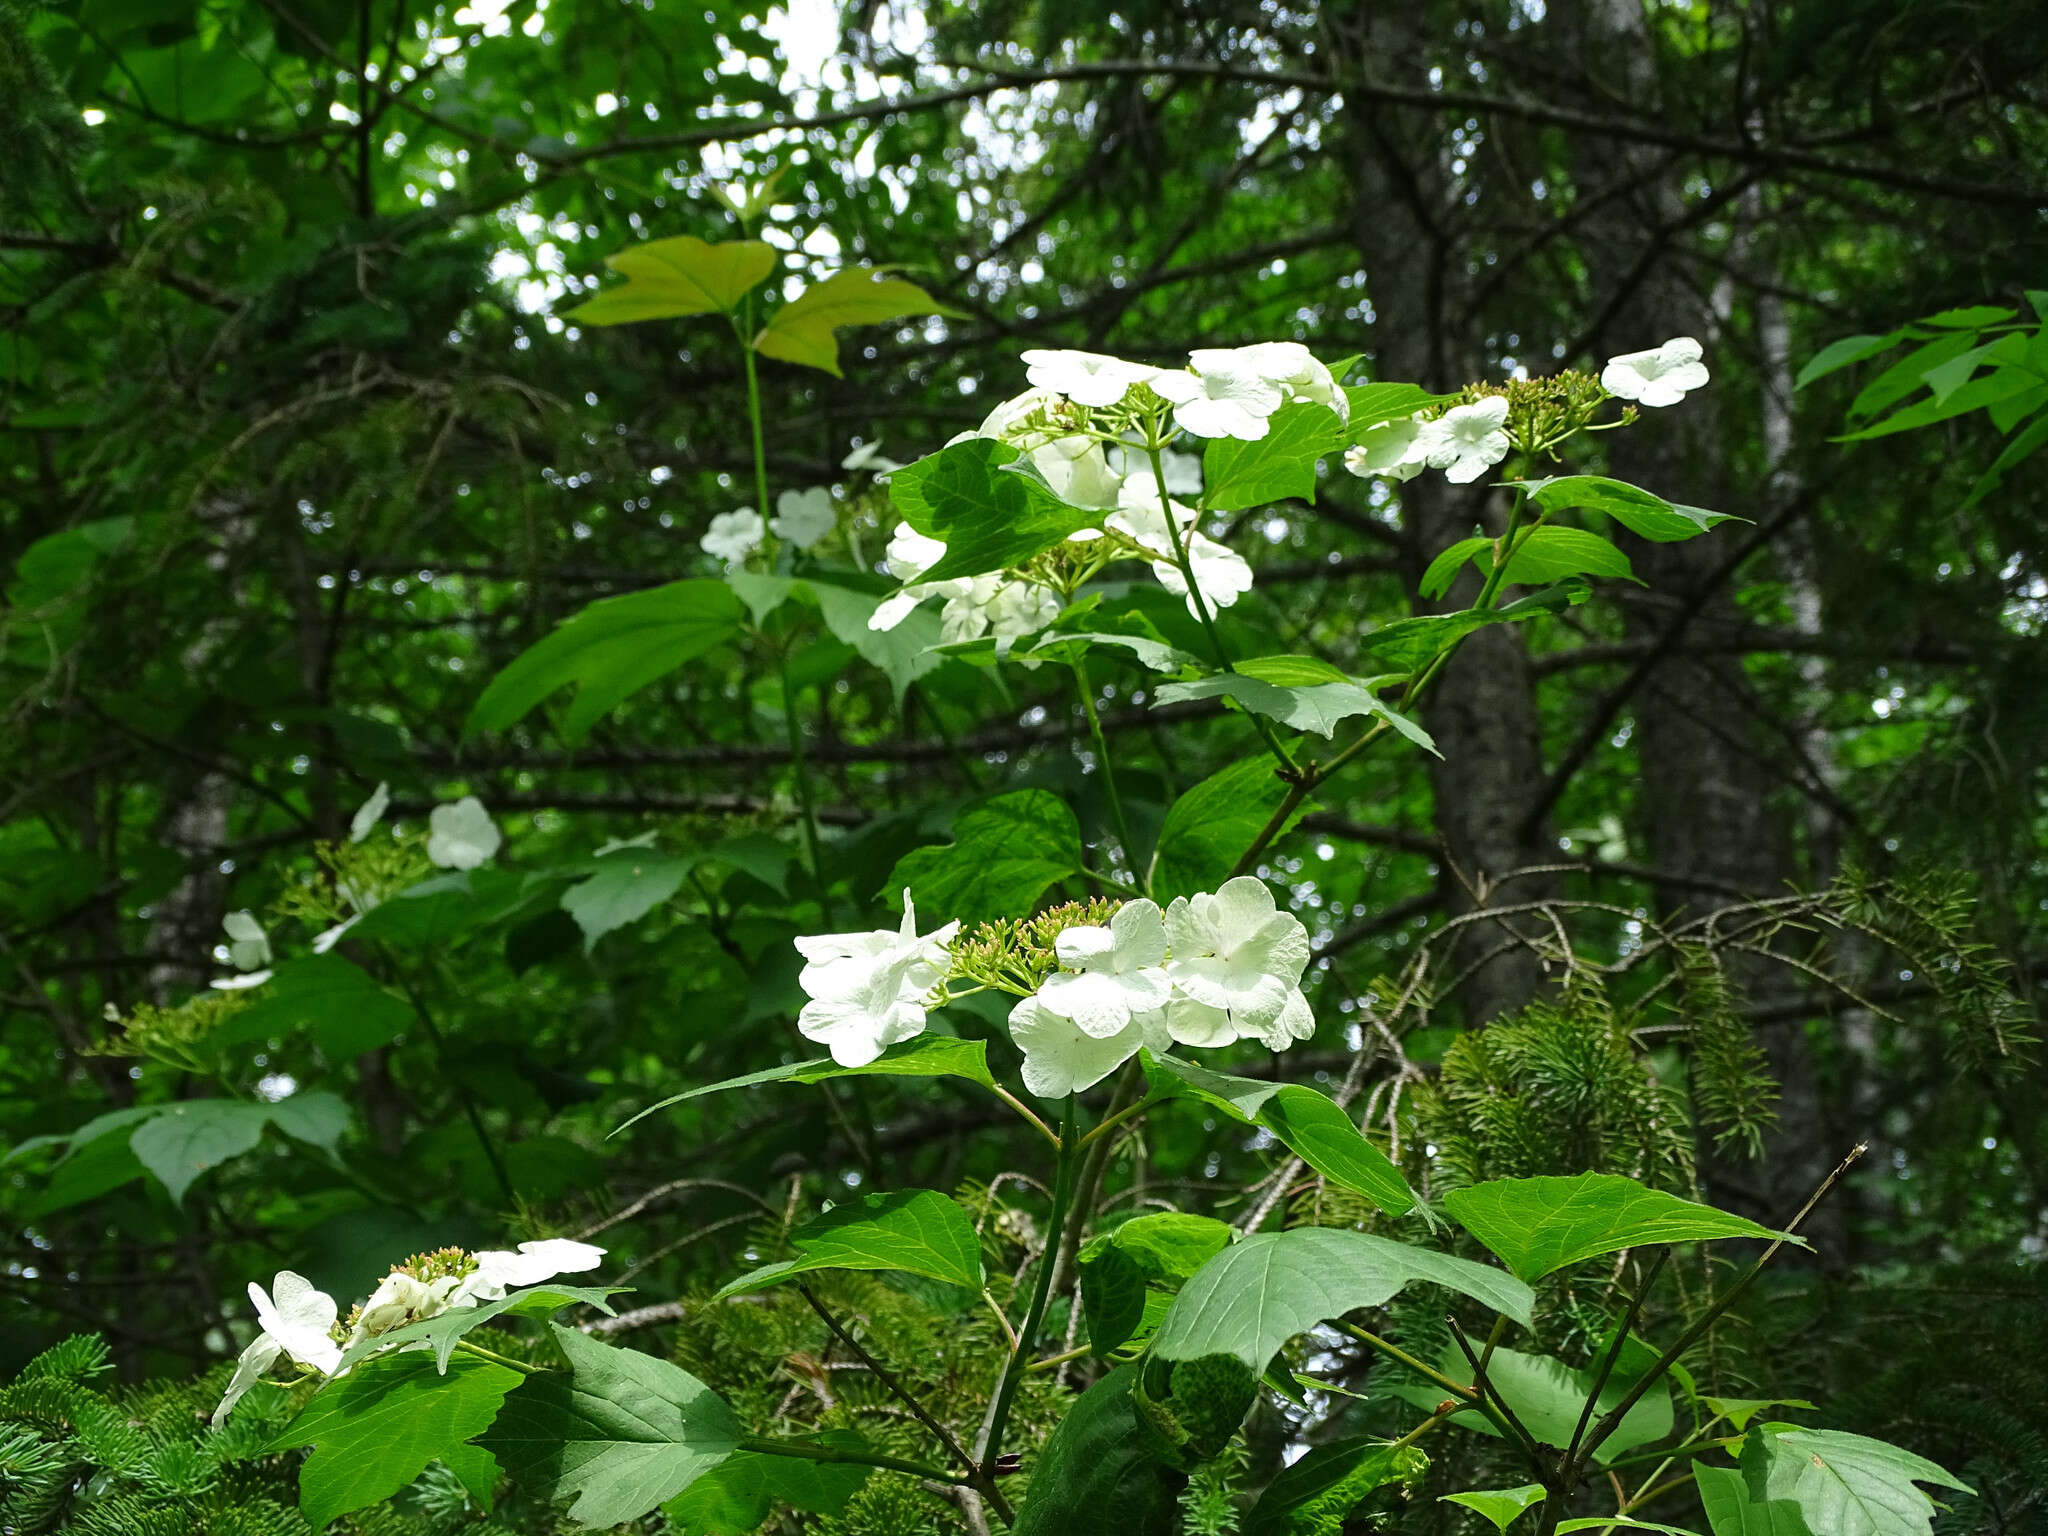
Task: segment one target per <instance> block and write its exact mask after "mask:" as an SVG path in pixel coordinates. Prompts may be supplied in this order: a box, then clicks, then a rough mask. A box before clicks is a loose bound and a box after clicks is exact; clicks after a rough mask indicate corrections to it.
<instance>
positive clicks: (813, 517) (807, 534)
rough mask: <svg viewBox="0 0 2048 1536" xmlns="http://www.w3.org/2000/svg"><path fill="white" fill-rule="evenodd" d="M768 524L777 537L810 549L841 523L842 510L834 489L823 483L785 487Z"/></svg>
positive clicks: (776, 500) (777, 499)
mask: <svg viewBox="0 0 2048 1536" xmlns="http://www.w3.org/2000/svg"><path fill="white" fill-rule="evenodd" d="M768 526H769V528H771V529H772V530H773V531H774V533H775V537H777V538H778V539H781V540H783V541H784V542H786V543H789V544H794V545H795V546H796V547H797V548H798V549H809V548H810V547H811V546H812V545H813V544H817V543H819V542H821V541H822V540H823V539H824V538H825V536H826V535H827V534H829V533H831V531H832V530H833V529H834V528H837V527H838V526H839V514H838V512H837V511H835V510H834V508H833V506H832V493H831V492H830V491H828V490H826V489H825V488H824V487H823V486H818V487H815V488H813V489H811V490H808V491H784V492H783V493H782V494H781V495H780V496H778V497H776V498H775V515H774V516H773V517H771V518H769V519H768Z"/></svg>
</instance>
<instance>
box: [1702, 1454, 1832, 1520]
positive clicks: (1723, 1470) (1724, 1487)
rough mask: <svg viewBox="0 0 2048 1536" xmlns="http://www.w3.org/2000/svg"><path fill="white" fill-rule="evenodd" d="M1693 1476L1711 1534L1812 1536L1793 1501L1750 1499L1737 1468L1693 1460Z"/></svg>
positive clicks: (1745, 1483) (1745, 1484)
mask: <svg viewBox="0 0 2048 1536" xmlns="http://www.w3.org/2000/svg"><path fill="white" fill-rule="evenodd" d="M1692 1475H1693V1482H1694V1484H1695V1486H1697V1487H1698V1489H1699V1491H1700V1503H1701V1505H1702V1506H1703V1507H1704V1508H1705V1509H1706V1512H1707V1525H1708V1527H1709V1528H1710V1529H1711V1530H1712V1531H1713V1533H1714V1536H1812V1533H1811V1532H1810V1531H1808V1530H1807V1528H1806V1517H1805V1516H1804V1515H1803V1514H1801V1513H1800V1511H1799V1506H1798V1505H1797V1504H1795V1503H1793V1502H1792V1500H1790V1499H1768V1500H1762V1501H1759V1500H1755V1499H1752V1498H1751V1497H1750V1494H1749V1484H1748V1482H1747V1481H1746V1480H1745V1479H1744V1478H1743V1475H1742V1472H1741V1470H1740V1469H1739V1468H1736V1467H1716V1466H1709V1465H1708V1464H1707V1463H1705V1462H1695V1463H1693V1469H1692Z"/></svg>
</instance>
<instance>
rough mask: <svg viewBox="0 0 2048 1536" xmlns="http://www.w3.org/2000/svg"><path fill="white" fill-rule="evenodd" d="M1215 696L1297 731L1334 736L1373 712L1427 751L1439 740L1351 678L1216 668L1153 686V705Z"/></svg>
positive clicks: (1432, 748)
mask: <svg viewBox="0 0 2048 1536" xmlns="http://www.w3.org/2000/svg"><path fill="white" fill-rule="evenodd" d="M1283 659H1288V660H1292V659H1294V658H1283ZM1332 670H1335V669H1334V668H1333V669H1332ZM1216 698H1224V699H1229V700H1230V701H1231V702H1232V703H1233V704H1236V705H1239V706H1240V707H1242V708H1244V709H1248V710H1251V711H1252V712H1253V713H1255V714H1260V715H1264V716H1266V717H1267V718H1268V719H1270V720H1278V721H1280V722H1281V723H1282V724H1283V725H1289V726H1292V727H1293V728H1294V729H1296V730H1298V731H1314V732H1316V733H1317V734H1318V735H1320V736H1324V737H1334V736H1335V735H1336V733H1337V726H1338V725H1339V723H1341V722H1342V721H1345V720H1348V719H1350V718H1351V717H1352V716H1353V715H1371V716H1372V717H1373V718H1375V719H1378V720H1384V721H1386V722H1387V724H1389V725H1391V726H1392V727H1393V728H1394V729H1395V730H1396V731H1398V732H1399V733H1400V734H1401V735H1403V736H1405V737H1407V738H1408V739H1409V740H1410V741H1412V742H1414V743H1415V744H1416V745H1417V746H1419V747H1421V748H1423V749H1424V750H1425V751H1429V752H1435V751H1436V743H1435V742H1434V741H1432V740H1431V739H1430V736H1429V733H1428V732H1427V731H1425V730H1423V728H1422V727H1421V726H1419V725H1417V724H1416V723H1415V722H1414V721H1413V720H1410V719H1409V718H1408V717H1407V716H1406V715H1404V714H1402V713H1400V712H1399V711H1398V710H1395V709H1390V708H1389V707H1388V706H1387V705H1386V704H1385V703H1384V702H1383V701H1382V700H1381V699H1380V697H1379V696H1378V695H1377V694H1375V693H1374V692H1373V691H1372V690H1371V689H1370V688H1368V687H1366V686H1365V685H1364V684H1363V683H1357V682H1353V681H1352V680H1351V679H1350V678H1344V679H1343V680H1342V681H1341V682H1324V683H1310V684H1306V685H1301V684H1293V685H1289V684H1280V683H1271V682H1268V681H1266V680H1265V679H1264V678H1262V677H1258V676H1255V675H1254V674H1252V673H1251V672H1250V671H1249V670H1248V669H1247V668H1246V667H1240V668H1239V669H1238V670H1237V671H1235V672H1217V673H1214V674H1212V675H1210V676H1208V677H1199V678H1196V679H1195V680H1194V681H1193V682H1188V683H1161V684H1159V685H1158V686H1157V687H1156V688H1154V689H1153V690H1152V705H1153V707H1154V708H1155V709H1156V708H1158V707H1159V706H1161V705H1164V704H1181V703H1185V702H1187V701H1188V700H1190V699H1216ZM1439 755H1441V754H1439Z"/></svg>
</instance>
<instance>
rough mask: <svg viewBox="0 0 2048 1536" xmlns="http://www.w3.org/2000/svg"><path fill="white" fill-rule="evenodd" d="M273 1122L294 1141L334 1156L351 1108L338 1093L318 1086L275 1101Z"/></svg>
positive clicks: (271, 1116)
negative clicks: (308, 1091) (329, 1091)
mask: <svg viewBox="0 0 2048 1536" xmlns="http://www.w3.org/2000/svg"><path fill="white" fill-rule="evenodd" d="M270 1123H271V1124H272V1125H273V1126H275V1127H276V1128H277V1129H278V1130H280V1131H282V1132H284V1134H285V1135H287V1136H289V1137H291V1138H292V1140H294V1141H303V1142H305V1143H306V1144H307V1145H308V1146H313V1147H318V1148H319V1149H320V1150H321V1151H323V1152H326V1153H328V1154H330V1155H332V1154H333V1153H334V1151H335V1149H336V1148H337V1147H338V1146H339V1145H340V1142H341V1137H342V1133H343V1132H344V1131H346V1130H347V1129H348V1123H349V1109H348V1105H347V1104H346V1103H344V1102H343V1101H342V1099H341V1098H340V1097H339V1096H338V1095H336V1094H332V1093H328V1092H327V1091H325V1090H324V1089H316V1090H314V1091H313V1092H311V1093H295V1094H293V1095H292V1096H291V1097H290V1098H288V1099H279V1100H278V1101H277V1102H276V1103H275V1104H272V1105H271V1106H270Z"/></svg>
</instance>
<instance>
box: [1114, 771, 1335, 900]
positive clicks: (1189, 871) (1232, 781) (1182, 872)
mask: <svg viewBox="0 0 2048 1536" xmlns="http://www.w3.org/2000/svg"><path fill="white" fill-rule="evenodd" d="M1286 795H1287V785H1286V784H1285V783H1284V782H1282V780H1281V779H1280V778H1279V777H1278V775H1276V774H1275V773H1274V771H1273V761H1272V759H1270V758H1268V757H1266V756H1265V755H1264V754H1263V753H1260V754H1255V755H1253V756H1250V757H1246V758H1243V759H1241V760H1240V761H1238V762H1235V763H1232V764H1231V765H1230V766H1229V767H1228V768H1225V769H1223V770H1222V771H1221V772H1219V773H1213V774H1211V775H1210V776H1209V777H1208V778H1206V779H1204V780H1202V782H1201V783H1199V784H1197V785H1195V786H1194V787H1193V788H1191V789H1189V790H1187V791H1186V792H1185V793H1183V794H1182V795H1181V797H1180V798H1179V799H1178V800H1175V801H1174V802H1173V804H1172V806H1170V807H1169V808H1168V809H1167V812H1166V820H1165V822H1164V823H1163V824H1162V825H1161V826H1160V828H1159V845H1158V848H1157V850H1156V851H1155V852H1154V854H1153V855H1152V893H1153V895H1154V896H1155V897H1157V898H1158V899H1159V900H1160V901H1161V902H1168V901H1171V900H1173V898H1174V897H1176V896H1192V895H1194V894H1195V892H1197V891H1212V890H1214V889H1215V888H1216V887H1217V886H1218V885H1219V884H1221V883H1222V882H1223V881H1225V880H1227V879H1229V878H1230V871H1231V870H1232V869H1233V868H1234V867H1235V866H1236V864H1237V861H1238V857H1239V855H1241V854H1242V853H1243V852H1244V851H1245V849H1247V848H1249V847H1250V846H1251V845H1252V840H1253V839H1254V838H1256V837H1257V836H1258V835H1259V833H1260V831H1261V830H1263V829H1264V827H1265V825H1266V823H1267V822H1268V821H1270V820H1272V818H1273V813H1274V812H1276V811H1278V810H1279V809H1280V802H1281V801H1282V800H1283V799H1284V798H1285V797H1286ZM1307 809H1308V805H1307V802H1306V801H1304V802H1303V803H1302V804H1300V805H1297V806H1296V807H1295V808H1294V810H1293V811H1292V812H1291V813H1290V814H1289V816H1288V821H1287V825H1288V826H1289V827H1291V826H1293V825H1294V823H1295V821H1296V820H1298V819H1299V818H1300V817H1301V816H1302V815H1303V814H1304V813H1305V812H1306V811H1307ZM1280 830H1281V831H1282V832H1283V833H1284V832H1285V831H1286V830H1287V828H1286V827H1282V828H1281V829H1280Z"/></svg>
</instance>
